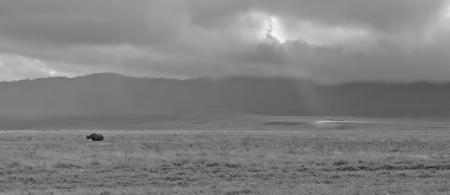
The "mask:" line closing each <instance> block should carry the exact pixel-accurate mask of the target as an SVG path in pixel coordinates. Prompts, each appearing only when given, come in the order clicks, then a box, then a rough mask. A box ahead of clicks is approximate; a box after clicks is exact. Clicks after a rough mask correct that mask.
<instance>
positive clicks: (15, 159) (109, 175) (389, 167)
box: [0, 122, 450, 195]
mask: <svg viewBox="0 0 450 195" xmlns="http://www.w3.org/2000/svg"><path fill="white" fill-rule="evenodd" d="M267 124H268V125H269V126H270V127H272V126H275V127H272V128H273V129H276V125H280V124H281V125H282V124H284V123H277V122H274V123H267ZM408 124H409V123H408ZM287 125H290V126H291V127H289V128H290V129H289V130H279V131H277V130H267V131H237V130H234V131H96V132H99V133H102V134H103V135H104V137H105V141H104V142H95V143H94V142H91V141H89V140H86V139H85V135H86V134H87V133H90V132H93V131H84V130H77V131H75V130H73V131H37V130H36V131H1V132H0V192H2V193H9V194H227V195H231V194H270V195H271V194H449V193H450V131H449V130H448V129H446V128H423V127H418V126H414V125H411V124H409V125H404V126H403V127H398V128H394V129H389V128H386V127H385V126H383V127H381V126H380V127H377V126H370V127H367V128H361V127H356V128H353V127H352V128H348V129H346V127H343V128H341V127H340V126H339V128H338V127H336V129H333V128H327V129H301V130H296V129H295V124H294V123H292V122H291V123H287ZM292 126H294V127H292ZM411 127H412V128H411ZM408 128H410V130H407V129H408Z"/></svg>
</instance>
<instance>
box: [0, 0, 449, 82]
mask: <svg viewBox="0 0 450 195" xmlns="http://www.w3.org/2000/svg"><path fill="white" fill-rule="evenodd" d="M98 72H114V73H120V74H124V75H129V76H138V77H165V78H180V79H184V78H196V77H210V78H223V77H229V76H268V77H289V78H298V79H310V80H313V81H317V82H325V83H342V82H353V81H386V82H413V81H450V0H376V1H375V0H278V1H274V0H33V1H30V0H0V80H7V81H10V80H20V79H26V78H38V77H53V76H69V77H73V76H79V75H85V74H91V73H98Z"/></svg>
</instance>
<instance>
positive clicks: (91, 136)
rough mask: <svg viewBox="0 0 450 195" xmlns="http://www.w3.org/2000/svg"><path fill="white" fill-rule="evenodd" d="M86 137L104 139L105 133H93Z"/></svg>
mask: <svg viewBox="0 0 450 195" xmlns="http://www.w3.org/2000/svg"><path fill="white" fill-rule="evenodd" d="M86 139H91V140H92V141H103V135H102V134H96V133H92V134H90V135H86Z"/></svg>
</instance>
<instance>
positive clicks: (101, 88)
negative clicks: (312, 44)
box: [0, 73, 450, 128]
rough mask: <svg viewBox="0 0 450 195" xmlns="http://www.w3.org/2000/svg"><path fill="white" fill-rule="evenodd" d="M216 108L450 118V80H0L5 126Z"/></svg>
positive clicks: (107, 76) (1, 124)
mask: <svg viewBox="0 0 450 195" xmlns="http://www.w3.org/2000/svg"><path fill="white" fill-rule="evenodd" d="M211 109H216V110H229V111H236V112H240V113H254V114H261V115H329V116H333V115H335V116H398V117H410V116H415V117H435V116H450V84H449V83H428V82H417V83H409V84H395V83H375V82H373V83H368V82H366V83H364V82H361V83H348V84H340V85H319V84H315V83H312V82H308V81H300V80H292V79H284V78H256V77H233V78H226V79H220V80H210V79H189V80H176V79H151V78H132V77H126V76H123V75H118V74H112V73H100V74H92V75H87V76H82V77H76V78H63V77H58V78H43V79H35V80H22V81H15V82H0V128H1V127H4V126H6V125H5V124H8V125H10V126H12V127H14V124H16V125H17V124H24V122H17V120H25V119H33V120H37V119H49V118H72V119H73V118H78V119H79V118H80V117H81V118H92V119H94V118H99V117H100V118H103V119H102V120H104V118H105V117H106V118H108V117H109V119H114V118H116V119H117V120H118V121H120V120H122V119H124V118H126V120H127V121H130V120H131V119H129V117H130V116H132V117H131V118H139V117H141V116H152V117H150V118H154V117H156V116H159V117H169V118H174V117H175V118H176V117H180V116H200V115H204V114H195V113H202V111H204V110H211ZM14 120H16V123H14ZM174 120H175V119H174ZM11 121H12V122H11ZM41 122H42V121H41ZM118 123H120V122H118ZM8 127H9V126H8Z"/></svg>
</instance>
